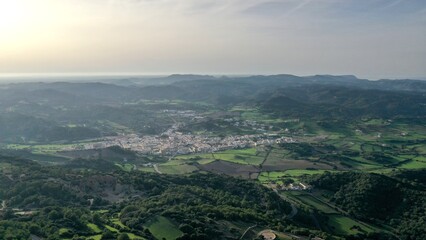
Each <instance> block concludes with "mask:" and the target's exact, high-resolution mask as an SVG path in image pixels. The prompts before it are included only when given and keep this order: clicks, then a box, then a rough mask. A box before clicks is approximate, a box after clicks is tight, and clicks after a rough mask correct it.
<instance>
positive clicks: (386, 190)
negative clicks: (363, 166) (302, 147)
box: [307, 170, 426, 240]
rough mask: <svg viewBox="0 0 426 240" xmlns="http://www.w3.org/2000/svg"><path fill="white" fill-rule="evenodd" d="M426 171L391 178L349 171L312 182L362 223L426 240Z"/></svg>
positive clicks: (402, 235)
mask: <svg viewBox="0 0 426 240" xmlns="http://www.w3.org/2000/svg"><path fill="white" fill-rule="evenodd" d="M425 174H426V172H425V170H419V171H408V172H402V173H398V174H395V175H391V176H384V175H379V174H369V173H357V172H347V173H340V174H331V173H325V174H323V175H318V176H314V177H310V178H308V179H307V181H308V182H309V183H311V184H312V185H314V186H315V187H318V188H320V189H325V190H328V191H330V192H332V194H331V195H330V196H329V198H330V201H332V202H334V203H336V205H337V206H339V207H341V208H342V209H344V210H345V211H347V212H348V213H349V214H350V215H352V216H355V217H356V218H358V219H360V220H365V221H367V222H373V223H378V224H380V223H386V224H389V225H390V226H392V227H394V228H395V230H396V233H397V234H398V236H400V238H401V239H406V240H414V239H424V238H426V218H425V216H426V188H425V184H426V182H425V179H424V176H425Z"/></svg>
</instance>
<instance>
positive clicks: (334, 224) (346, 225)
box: [327, 214, 378, 235]
mask: <svg viewBox="0 0 426 240" xmlns="http://www.w3.org/2000/svg"><path fill="white" fill-rule="evenodd" d="M327 217H328V221H327V225H328V226H329V227H330V228H331V229H332V231H333V232H335V233H336V234H339V235H349V234H356V233H359V232H374V231H378V229H376V228H374V227H372V226H370V225H367V224H365V223H361V222H358V221H355V220H353V219H351V218H349V217H345V216H342V215H338V214H329V215H327ZM354 226H357V227H355V228H354ZM358 227H359V229H360V230H358Z"/></svg>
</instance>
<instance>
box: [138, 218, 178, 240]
mask: <svg viewBox="0 0 426 240" xmlns="http://www.w3.org/2000/svg"><path fill="white" fill-rule="evenodd" d="M144 226H145V227H146V228H148V229H149V231H150V232H151V233H152V234H153V235H154V236H155V237H156V238H157V239H167V240H172V239H176V238H177V237H180V236H181V235H182V234H183V233H182V232H181V231H180V230H179V229H178V228H177V226H176V225H175V224H174V223H172V222H171V221H170V220H169V219H167V218H165V217H162V216H157V217H155V218H153V219H151V221H149V222H147V223H145V224H144Z"/></svg>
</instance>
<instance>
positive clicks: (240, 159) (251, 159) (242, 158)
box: [167, 148, 266, 165]
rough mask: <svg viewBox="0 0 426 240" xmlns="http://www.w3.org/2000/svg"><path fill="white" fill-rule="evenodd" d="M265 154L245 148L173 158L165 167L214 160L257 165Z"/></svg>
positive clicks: (254, 149)
mask: <svg viewBox="0 0 426 240" xmlns="http://www.w3.org/2000/svg"><path fill="white" fill-rule="evenodd" d="M265 154H266V153H265V152H262V151H259V150H257V149H256V148H247V149H235V150H226V151H222V152H215V153H205V154H190V155H180V156H176V157H174V158H173V159H172V161H170V162H168V163H167V165H172V164H175V163H186V162H191V161H192V162H198V163H200V164H207V163H209V162H212V161H214V160H223V161H228V162H232V163H237V164H243V165H259V164H261V163H262V162H263V160H264V158H265Z"/></svg>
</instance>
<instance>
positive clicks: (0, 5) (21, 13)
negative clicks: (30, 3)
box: [0, 0, 28, 33]
mask: <svg viewBox="0 0 426 240" xmlns="http://www.w3.org/2000/svg"><path fill="white" fill-rule="evenodd" d="M26 10H27V9H26V7H25V4H23V1H19V0H0V31H1V32H3V33H4V32H5V31H6V33H7V31H8V30H13V29H14V28H19V27H21V25H22V23H24V22H25V21H26V20H28V15H27V11H26Z"/></svg>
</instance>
